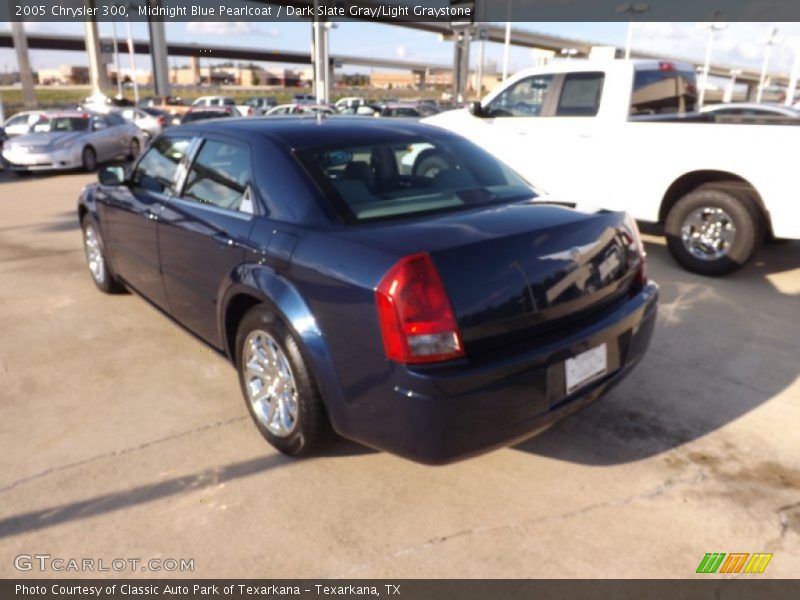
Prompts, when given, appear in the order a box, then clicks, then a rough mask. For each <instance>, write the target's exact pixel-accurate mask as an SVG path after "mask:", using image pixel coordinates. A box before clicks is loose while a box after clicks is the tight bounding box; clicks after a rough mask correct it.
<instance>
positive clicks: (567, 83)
mask: <svg viewBox="0 0 800 600" xmlns="http://www.w3.org/2000/svg"><path fill="white" fill-rule="evenodd" d="M604 81H605V75H604V74H603V73H567V74H566V75H565V76H564V84H563V85H562V86H561V96H560V97H559V99H558V107H557V108H556V116H559V117H594V116H596V115H597V111H598V110H600V97H601V96H602V94H603V83H604Z"/></svg>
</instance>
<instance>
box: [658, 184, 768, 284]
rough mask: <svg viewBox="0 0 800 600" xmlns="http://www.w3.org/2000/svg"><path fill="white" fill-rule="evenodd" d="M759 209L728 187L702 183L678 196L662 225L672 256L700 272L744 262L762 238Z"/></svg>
mask: <svg viewBox="0 0 800 600" xmlns="http://www.w3.org/2000/svg"><path fill="white" fill-rule="evenodd" d="M762 228H763V224H762V219H761V216H760V215H759V213H758V209H757V208H756V207H755V206H754V205H753V204H752V203H751V202H750V201H749V200H748V199H746V198H742V197H739V196H738V195H736V194H735V193H733V192H730V191H728V190H724V189H720V188H715V187H701V188H698V189H696V190H694V191H693V192H690V193H688V194H686V195H685V196H684V197H683V198H681V199H680V200H678V202H677V203H676V204H675V206H673V207H672V209H671V210H670V211H669V214H668V215H667V222H666V225H665V227H664V230H665V233H666V236H667V247H668V248H669V251H670V254H672V257H673V258H674V259H675V260H676V261H677V262H678V263H680V264H681V265H682V266H683V267H684V268H685V269H687V270H689V271H692V272H694V273H700V274H701V275H711V276H719V275H727V274H728V273H732V272H733V271H735V270H736V269H738V268H740V267H742V266H744V265H745V264H746V263H747V261H748V260H750V257H751V256H752V255H753V253H754V252H755V250H756V247H757V245H758V241H759V240H761V239H762V238H763V233H762Z"/></svg>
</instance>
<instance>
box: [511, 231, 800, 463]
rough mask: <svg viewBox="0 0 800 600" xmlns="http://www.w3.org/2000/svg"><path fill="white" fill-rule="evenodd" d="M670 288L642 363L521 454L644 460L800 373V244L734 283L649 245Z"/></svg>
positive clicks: (768, 254)
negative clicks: (689, 267)
mask: <svg viewBox="0 0 800 600" xmlns="http://www.w3.org/2000/svg"><path fill="white" fill-rule="evenodd" d="M647 251H648V261H649V266H650V274H651V276H652V277H653V279H655V280H656V281H658V282H659V284H660V285H661V297H660V302H659V316H658V323H657V326H656V331H655V333H654V336H653V340H652V342H651V345H650V349H649V350H648V353H647V355H646V356H645V358H644V359H643V360H642V362H641V363H640V364H639V365H638V366H637V367H636V368H635V369H634V371H633V372H632V373H631V375H630V376H629V377H628V378H627V379H626V380H624V381H623V382H621V383H620V384H619V386H617V387H616V388H614V389H613V390H612V391H610V392H609V393H608V394H607V395H606V396H605V397H603V398H601V399H599V400H598V401H596V402H595V403H593V404H592V405H591V406H589V407H588V408H586V409H585V410H583V411H581V412H579V413H577V414H575V415H573V416H571V417H569V418H568V419H565V420H564V421H561V422H559V423H557V424H556V425H554V426H553V427H552V428H550V429H549V430H547V431H546V432H544V433H542V434H541V435H539V436H537V437H534V438H531V439H529V440H527V441H525V442H522V443H521V444H518V445H517V446H515V448H516V449H517V450H522V451H524V452H529V453H531V454H536V455H540V456H548V457H551V458H555V459H559V460H564V461H570V462H576V463H581V464H587V465H613V464H622V463H627V462H632V461H637V460H641V459H645V458H648V457H651V456H655V455H658V454H661V453H663V452H666V451H669V450H671V449H674V448H677V447H680V446H682V445H684V444H686V443H688V442H690V441H692V440H695V439H698V438H700V437H702V436H705V435H707V434H709V433H711V432H714V431H716V430H718V429H719V428H721V427H723V426H725V425H727V424H728V423H731V422H733V421H734V420H736V419H739V418H740V417H742V416H744V415H746V414H747V413H749V412H750V411H752V410H754V409H755V408H757V407H759V406H761V405H762V404H764V403H766V402H769V401H770V400H771V399H773V398H774V397H775V396H777V395H779V394H780V393H781V392H783V391H784V390H785V389H786V388H788V387H789V386H791V385H792V384H793V383H794V382H795V381H796V380H797V378H798V375H799V374H800V363H798V360H797V351H798V345H797V344H798V340H799V339H800V320H799V319H800V313H798V308H799V307H800V242H789V243H780V244H774V245H773V244H770V245H767V246H765V247H764V248H763V249H762V250H761V252H760V253H759V254H758V255H757V256H756V257H755V260H753V261H752V262H751V263H750V264H749V265H747V266H746V267H745V268H743V269H741V270H740V271H737V272H736V273H734V274H732V275H730V276H728V277H725V278H706V277H701V276H696V275H693V274H691V273H687V272H685V271H683V270H681V269H680V268H679V267H678V266H676V265H675V263H674V262H673V261H672V259H671V258H670V257H669V255H668V252H667V250H666V247H665V246H664V245H663V241H662V242H659V241H658V240H656V241H655V243H649V244H648V247H647Z"/></svg>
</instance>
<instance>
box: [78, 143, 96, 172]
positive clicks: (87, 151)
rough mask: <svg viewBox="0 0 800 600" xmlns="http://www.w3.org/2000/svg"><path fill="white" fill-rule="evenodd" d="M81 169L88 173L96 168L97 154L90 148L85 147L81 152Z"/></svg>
mask: <svg viewBox="0 0 800 600" xmlns="http://www.w3.org/2000/svg"><path fill="white" fill-rule="evenodd" d="M81 168H82V169H83V170H84V171H86V172H89V173H91V172H92V171H94V170H95V169H96V168H97V152H95V151H94V148H92V147H91V146H86V147H85V148H84V149H83V151H82V152H81Z"/></svg>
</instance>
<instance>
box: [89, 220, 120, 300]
mask: <svg viewBox="0 0 800 600" xmlns="http://www.w3.org/2000/svg"><path fill="white" fill-rule="evenodd" d="M81 229H82V230H83V249H84V253H85V254H86V265H87V266H88V267H89V274H90V275H91V276H92V281H94V284H95V285H96V286H97V289H99V290H100V291H101V292H104V293H106V294H118V293H120V292H123V291H125V288H124V286H123V285H122V284H121V283H120V282H119V280H117V278H116V277H114V274H113V273H112V272H111V270H110V269H109V268H108V260H106V254H105V248H104V247H103V242H102V240H101V239H100V232H98V231H97V226H96V225H95V224H94V221H92V219H91V217H89V215H86V216H84V217H83V220H82V221H81Z"/></svg>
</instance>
